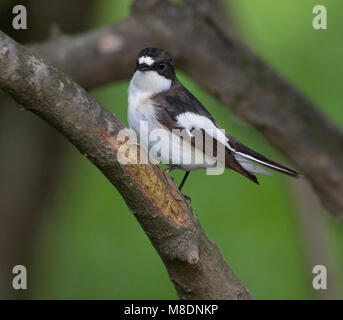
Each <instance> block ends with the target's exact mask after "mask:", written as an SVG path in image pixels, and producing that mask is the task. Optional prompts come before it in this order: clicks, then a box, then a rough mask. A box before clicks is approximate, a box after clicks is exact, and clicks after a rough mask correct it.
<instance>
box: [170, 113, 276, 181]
mask: <svg viewBox="0 0 343 320" xmlns="http://www.w3.org/2000/svg"><path fill="white" fill-rule="evenodd" d="M176 121H177V124H178V125H179V126H180V127H183V128H185V129H186V130H187V131H191V130H193V129H203V130H204V131H205V132H206V133H207V134H208V135H210V136H211V137H213V138H214V139H217V141H218V142H220V143H222V144H224V145H225V146H226V147H227V148H228V149H229V150H230V151H231V152H233V154H234V157H235V159H236V160H237V161H238V162H239V164H240V165H241V166H242V167H243V168H244V169H245V170H247V171H249V172H251V173H259V174H264V175H268V176H270V175H271V173H269V172H268V171H266V170H264V169H263V168H261V167H260V166H258V165H256V164H255V163H254V162H253V161H256V162H259V163H261V164H264V162H263V161H260V160H258V159H255V158H253V157H251V156H249V155H246V154H243V153H241V152H237V151H236V150H235V149H234V148H233V147H232V146H231V145H230V143H229V139H228V137H227V136H226V135H225V131H224V130H223V129H221V128H218V127H217V126H216V125H215V124H214V123H213V122H212V120H211V119H209V118H207V117H205V116H202V115H199V114H196V113H193V112H184V113H181V114H179V115H178V116H177V117H176ZM251 160H252V161H251ZM269 166H271V165H269ZM271 167H273V166H271Z"/></svg>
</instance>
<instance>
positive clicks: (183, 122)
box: [176, 111, 229, 147]
mask: <svg viewBox="0 0 343 320" xmlns="http://www.w3.org/2000/svg"><path fill="white" fill-rule="evenodd" d="M176 122H177V124H178V125H179V126H180V127H182V128H185V129H186V130H187V131H188V130H189V131H191V130H193V129H198V130H201V129H202V130H204V131H205V132H206V133H207V134H208V135H209V136H211V137H213V138H215V139H216V140H217V141H218V142H220V143H222V144H223V145H225V146H226V147H228V145H229V143H228V142H229V140H228V138H227V137H226V136H225V132H224V130H223V129H220V128H218V127H217V126H216V125H215V124H214V123H213V122H212V120H211V119H209V118H207V117H205V116H202V115H200V114H196V113H194V112H189V111H188V112H184V113H180V114H179V115H178V116H177V117H176Z"/></svg>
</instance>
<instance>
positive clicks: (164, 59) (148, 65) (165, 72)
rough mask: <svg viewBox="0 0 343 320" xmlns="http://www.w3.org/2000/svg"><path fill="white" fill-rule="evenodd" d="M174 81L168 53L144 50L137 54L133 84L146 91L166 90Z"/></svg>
mask: <svg viewBox="0 0 343 320" xmlns="http://www.w3.org/2000/svg"><path fill="white" fill-rule="evenodd" d="M175 79H176V76H175V70H174V67H173V62H172V59H171V57H170V55H169V53H168V52H166V51H164V50H162V49H158V48H146V49H143V50H141V51H140V52H139V53H138V57H137V65H136V70H135V74H134V76H133V81H134V84H135V85H136V86H137V87H138V88H140V89H142V90H146V91H151V92H160V91H163V90H168V89H169V88H170V87H171V85H172V84H173V82H174V80H175Z"/></svg>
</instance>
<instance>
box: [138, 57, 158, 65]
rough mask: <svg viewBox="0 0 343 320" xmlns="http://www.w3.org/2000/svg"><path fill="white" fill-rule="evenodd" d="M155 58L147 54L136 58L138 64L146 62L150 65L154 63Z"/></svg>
mask: <svg viewBox="0 0 343 320" xmlns="http://www.w3.org/2000/svg"><path fill="white" fill-rule="evenodd" d="M154 62H155V60H154V59H153V58H151V57H149V56H143V57H140V58H139V59H138V63H139V64H143V63H145V64H147V65H148V66H151V65H152V64H154Z"/></svg>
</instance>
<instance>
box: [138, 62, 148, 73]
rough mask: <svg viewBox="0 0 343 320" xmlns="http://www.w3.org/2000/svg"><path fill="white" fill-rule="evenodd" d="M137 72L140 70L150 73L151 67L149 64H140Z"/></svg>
mask: <svg viewBox="0 0 343 320" xmlns="http://www.w3.org/2000/svg"><path fill="white" fill-rule="evenodd" d="M137 70H139V71H149V70H150V67H149V66H148V65H147V64H145V63H142V64H139V65H138V66H137Z"/></svg>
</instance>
